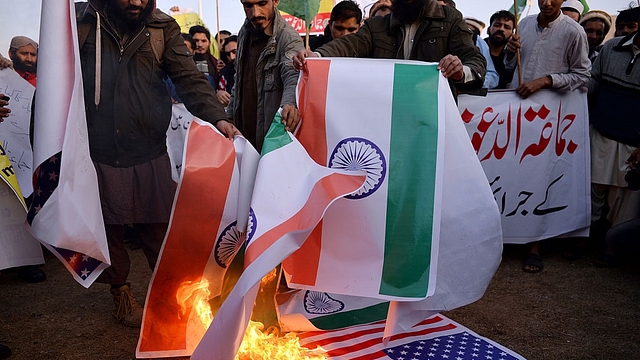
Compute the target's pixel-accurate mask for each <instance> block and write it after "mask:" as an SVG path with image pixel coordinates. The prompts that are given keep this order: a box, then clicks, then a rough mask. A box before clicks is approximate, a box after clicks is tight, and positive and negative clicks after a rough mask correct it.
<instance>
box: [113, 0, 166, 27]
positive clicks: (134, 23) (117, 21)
mask: <svg viewBox="0 0 640 360" xmlns="http://www.w3.org/2000/svg"><path fill="white" fill-rule="evenodd" d="M153 3H154V2H153V1H149V3H147V7H145V8H144V9H143V8H141V7H139V6H133V5H129V6H127V7H126V8H124V9H121V8H119V7H118V6H116V5H115V4H114V1H113V0H111V1H107V3H106V5H105V12H107V13H108V14H112V16H110V17H109V18H110V20H111V21H113V23H114V25H115V26H116V27H117V28H119V29H121V30H124V31H125V32H126V31H130V30H135V29H137V28H138V27H140V25H142V23H144V21H145V20H146V19H147V17H149V15H151V12H152V11H153V7H154V5H153ZM128 10H140V14H139V15H138V16H136V17H132V16H131V14H129V13H128V12H127V11H128Z"/></svg>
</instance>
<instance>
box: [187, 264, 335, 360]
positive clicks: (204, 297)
mask: <svg viewBox="0 0 640 360" xmlns="http://www.w3.org/2000/svg"><path fill="white" fill-rule="evenodd" d="M276 274H277V271H276V269H273V270H272V271H271V272H269V274H267V275H265V276H264V277H263V278H262V281H261V283H260V285H261V287H262V286H265V285H266V284H268V283H270V282H271V281H273V280H275V279H276ZM210 296H211V292H210V291H209V281H207V280H206V279H202V280H200V281H197V282H196V281H184V282H183V283H182V284H181V285H180V287H179V288H178V292H177V293H176V300H177V301H178V304H180V310H181V314H180V316H189V314H188V313H187V311H188V310H189V309H190V308H193V309H194V310H195V311H196V315H197V316H198V317H199V318H200V321H201V322H202V326H203V327H204V328H205V329H208V328H209V326H210V325H211V322H212V321H213V313H212V312H211V306H210V305H209V297H210ZM263 328H264V325H263V324H262V323H260V322H255V321H249V326H248V327H247V331H246V333H245V335H244V339H243V340H242V344H241V345H240V349H239V350H238V353H237V354H236V357H235V359H236V360H325V359H327V356H326V355H325V350H324V349H322V348H321V347H319V346H318V347H317V348H316V349H314V350H309V349H307V348H304V347H302V346H300V343H299V339H298V337H297V336H296V334H295V333H285V334H283V335H282V334H280V333H279V331H278V329H277V328H275V327H270V328H269V329H267V331H266V332H263V331H262V329H263ZM281 335H282V336H281Z"/></svg>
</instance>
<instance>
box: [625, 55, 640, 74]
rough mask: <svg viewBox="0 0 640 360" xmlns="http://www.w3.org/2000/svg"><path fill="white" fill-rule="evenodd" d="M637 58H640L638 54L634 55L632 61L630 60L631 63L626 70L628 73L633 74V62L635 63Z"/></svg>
mask: <svg viewBox="0 0 640 360" xmlns="http://www.w3.org/2000/svg"><path fill="white" fill-rule="evenodd" d="M638 54H640V53H638ZM637 58H638V55H634V56H633V57H632V58H631V61H629V65H627V70H626V73H627V75H631V70H633V64H635V62H636V59H637Z"/></svg>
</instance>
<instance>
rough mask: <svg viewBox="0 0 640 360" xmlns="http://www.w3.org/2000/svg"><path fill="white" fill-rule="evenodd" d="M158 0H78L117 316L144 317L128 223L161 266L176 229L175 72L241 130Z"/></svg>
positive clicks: (190, 100) (181, 87)
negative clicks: (171, 228)
mask: <svg viewBox="0 0 640 360" xmlns="http://www.w3.org/2000/svg"><path fill="white" fill-rule="evenodd" d="M155 5H156V4H155V0H89V2H85V3H76V14H77V21H78V38H79V41H80V57H81V64H82V75H83V80H84V97H85V104H86V116H87V127H88V134H89V147H90V154H91V159H92V160H93V163H94V165H95V168H96V172H97V177H98V185H99V190H100V200H101V204H102V212H103V215H104V223H105V227H106V234H107V241H108V245H109V255H110V258H111V262H112V264H111V267H109V268H107V269H106V270H105V271H104V272H103V273H102V274H101V275H100V276H99V277H98V279H97V281H98V282H103V283H107V284H110V285H111V294H112V295H113V300H114V303H115V310H114V311H113V316H114V317H115V318H116V319H117V320H118V321H120V322H121V323H123V324H124V325H127V326H133V327H137V326H140V323H141V320H142V309H141V307H140V306H139V305H138V304H137V302H136V301H135V299H134V298H133V296H132V294H131V289H130V287H129V284H128V283H127V277H128V275H129V268H130V262H129V257H128V254H127V251H126V249H125V248H124V246H123V244H122V241H121V237H122V226H121V224H134V227H135V228H136V229H137V230H138V233H139V235H140V240H141V245H142V249H143V251H144V254H145V256H146V257H147V261H148V262H149V266H150V267H151V268H152V269H153V268H154V266H155V263H156V261H157V258H158V253H159V251H160V248H161V245H162V241H163V238H164V235H165V232H166V229H167V223H168V221H169V215H170V212H171V206H172V202H173V196H174V192H175V184H174V183H173V181H172V180H171V167H170V163H169V157H168V155H167V148H166V143H165V137H166V130H167V128H168V125H169V121H170V119H171V99H170V97H169V94H168V92H167V91H166V89H165V86H164V84H163V81H162V80H163V78H164V77H165V76H169V77H170V78H171V80H172V81H173V83H174V84H175V85H176V90H177V91H178V94H179V95H180V97H181V99H183V100H184V103H185V105H186V106H187V108H188V109H189V111H191V112H192V113H193V114H194V115H196V116H198V117H200V118H202V119H204V120H206V121H209V122H211V123H213V124H215V126H216V127H217V128H218V130H220V131H221V132H222V133H224V134H225V135H226V136H228V137H229V138H233V136H234V135H238V134H239V131H238V130H237V129H236V128H235V126H233V125H232V124H230V123H228V122H227V121H226V114H225V113H224V110H223V108H222V106H221V105H220V103H219V102H218V100H217V99H216V96H215V93H214V91H213V89H212V88H211V86H210V85H209V82H208V81H207V79H206V78H205V76H204V75H203V74H202V73H201V72H199V71H198V70H197V68H196V65H195V63H194V61H193V59H192V55H191V53H190V52H189V51H188V50H187V48H186V46H185V44H184V41H183V39H182V37H181V36H180V28H179V26H178V25H177V23H176V22H175V20H173V18H171V17H169V16H168V15H166V14H164V13H162V12H161V11H160V10H158V9H156V7H155Z"/></svg>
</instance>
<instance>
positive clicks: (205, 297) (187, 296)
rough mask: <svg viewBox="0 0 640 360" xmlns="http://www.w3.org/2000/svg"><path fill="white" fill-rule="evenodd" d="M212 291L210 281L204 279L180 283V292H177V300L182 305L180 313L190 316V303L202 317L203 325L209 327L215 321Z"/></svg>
mask: <svg viewBox="0 0 640 360" xmlns="http://www.w3.org/2000/svg"><path fill="white" fill-rule="evenodd" d="M210 296H211V292H210V291H209V281H207V280H206V279H202V280H201V281H199V282H192V281H185V282H183V283H182V284H180V287H179V288H178V293H177V294H176V300H177V301H178V304H179V305H180V310H181V311H180V313H181V314H180V315H181V316H185V315H186V316H189V314H187V313H186V312H187V310H188V308H189V305H191V306H193V308H194V310H195V311H196V315H197V316H198V317H199V318H200V321H201V322H202V326H204V328H205V329H208V328H209V325H211V322H212V321H213V313H212V312H211V306H210V305H209V298H210Z"/></svg>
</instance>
